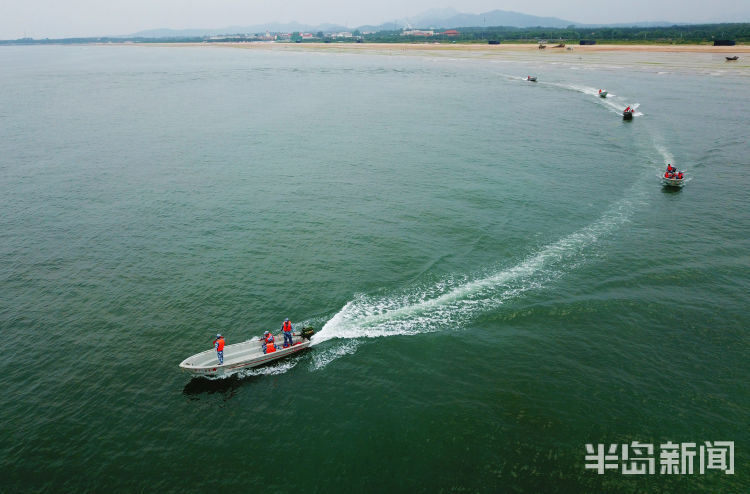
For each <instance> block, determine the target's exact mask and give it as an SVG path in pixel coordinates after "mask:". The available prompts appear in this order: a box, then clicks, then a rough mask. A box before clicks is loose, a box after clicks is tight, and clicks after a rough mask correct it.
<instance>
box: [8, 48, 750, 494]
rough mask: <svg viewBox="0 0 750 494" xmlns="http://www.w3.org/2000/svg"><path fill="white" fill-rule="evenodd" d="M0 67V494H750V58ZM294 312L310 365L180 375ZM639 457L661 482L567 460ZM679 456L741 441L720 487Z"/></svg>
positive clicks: (310, 53) (80, 61) (81, 55)
mask: <svg viewBox="0 0 750 494" xmlns="http://www.w3.org/2000/svg"><path fill="white" fill-rule="evenodd" d="M547 51H548V52H549V51H550V50H547ZM0 67H2V69H1V70H0V88H1V89H2V90H1V91H0V336H1V338H0V342H1V343H0V345H2V349H3V359H2V360H0V385H1V387H0V390H1V391H0V396H1V398H0V491H2V492H8V493H16V492H50V493H59V492H71V493H72V492H75V493H88V492H91V493H100V492H108V493H120V492H122V493H132V492H179V493H190V492H280V493H285V492H289V493H301V492H305V493H307V492H310V493H331V492H341V493H348V492H405V493H406V492H408V493H411V492H427V493H437V492H446V493H448V492H524V493H525V492H528V493H554V492H563V493H604V492H608V493H643V492H670V493H671V492H675V493H691V492H696V493H697V492H715V493H719V492H721V493H741V492H748V489H749V488H750V456H749V453H748V450H749V449H750V432H749V430H750V428H749V427H748V426H749V425H750V411H749V410H750V386H748V381H749V380H750V363H749V360H748V355H749V351H748V350H750V336H749V333H748V327H749V326H750V315H749V314H748V309H749V308H750V296H749V295H748V294H750V193H749V192H748V191H749V190H750V145H749V144H748V137H749V134H748V129H749V128H750V125H749V123H750V122H749V118H748V115H750V91H749V90H750V68H749V67H748V65H747V64H746V63H743V61H742V60H740V61H739V62H738V63H737V64H727V63H725V62H724V57H723V55H721V54H714V55H712V54H689V53H673V54H664V53H662V54H645V53H595V54H583V53H581V54H578V53H577V52H576V51H573V52H562V51H560V52H556V53H555V52H553V53H548V54H544V53H507V54H491V53H488V52H482V51H479V52H466V53H463V52H460V51H455V52H452V51H423V52H418V53H417V52H410V51H405V50H403V49H400V48H396V47H394V48H391V47H384V48H383V49H380V50H375V51H363V52H361V53H359V52H357V53H352V52H350V51H347V50H336V49H328V50H323V49H312V50H302V49H288V50H281V49H279V50H267V49H232V48H217V47H139V46H75V47H70V46H68V47H58V46H49V47H3V48H0ZM529 74H531V75H537V76H538V77H539V82H538V83H536V84H534V83H529V82H526V81H524V79H525V77H526V76H527V75H529ZM599 88H606V89H607V90H609V92H610V97H609V98H607V99H601V98H598V97H597V96H596V92H597V90H598V89H599ZM628 105H630V106H636V107H637V113H636V117H635V118H634V119H633V121H632V122H623V120H622V117H621V112H622V109H623V108H624V107H626V106H628ZM666 163H672V164H674V165H675V166H676V167H677V168H679V169H682V170H685V172H686V174H687V176H688V178H689V182H688V184H687V185H686V186H685V187H684V188H683V189H682V190H677V191H671V190H665V189H663V188H662V187H661V186H660V183H659V176H660V174H661V173H662V172H663V169H664V168H665V165H666ZM286 317H289V318H290V319H291V320H292V322H293V323H294V324H295V325H296V326H297V327H300V326H303V325H311V326H313V327H315V328H316V330H317V331H318V334H317V335H316V336H315V337H314V338H313V343H314V345H313V346H312V347H311V348H310V349H309V350H308V351H306V352H303V353H302V354H300V355H298V356H295V357H293V358H291V359H288V360H285V361H281V362H279V363H277V364H275V365H271V366H268V367H264V368H260V369H255V370H251V371H246V372H244V373H242V374H239V375H235V376H232V377H230V378H227V379H218V380H213V381H209V380H191V379H190V377H189V376H188V375H187V374H184V373H182V372H180V369H179V368H178V364H179V362H180V361H182V360H183V359H185V358H186V357H188V356H190V355H192V354H195V353H198V352H200V351H203V350H206V349H209V348H210V347H211V342H212V340H213V337H214V336H215V334H216V333H217V332H221V333H223V334H224V335H226V338H227V342H228V343H230V344H231V343H234V342H240V341H244V340H246V339H248V338H251V337H255V336H258V335H260V334H261V333H262V332H263V331H264V330H266V329H276V328H279V327H280V325H281V322H282V321H283V320H284V318H286ZM633 441H639V442H641V443H648V444H653V445H655V449H656V452H655V454H654V456H655V457H656V460H655V462H656V470H657V471H656V473H655V474H653V475H624V474H622V473H621V472H620V471H619V470H607V471H606V473H605V474H603V475H599V474H598V473H597V472H596V471H595V470H592V469H587V468H586V467H585V465H586V464H587V463H588V462H587V460H586V459H585V456H586V455H587V451H586V448H585V445H586V444H593V445H594V446H596V445H597V444H604V445H605V446H608V445H610V444H622V443H626V444H631V443H632V442H633ZM669 441H671V442H672V443H676V444H678V445H679V444H685V443H696V444H697V445H704V444H705V442H706V441H709V442H714V441H733V442H734V448H735V454H734V470H735V472H734V473H733V474H726V473H724V471H721V470H720V469H713V470H708V471H706V472H705V473H704V474H699V473H698V472H697V469H698V466H697V457H696V466H695V469H696V472H695V473H694V474H692V475H690V474H685V475H667V474H660V473H659V456H658V455H659V445H660V444H664V443H667V442H669ZM618 451H619V449H618ZM696 451H697V447H696ZM618 465H619V463H618ZM618 468H619V467H618Z"/></svg>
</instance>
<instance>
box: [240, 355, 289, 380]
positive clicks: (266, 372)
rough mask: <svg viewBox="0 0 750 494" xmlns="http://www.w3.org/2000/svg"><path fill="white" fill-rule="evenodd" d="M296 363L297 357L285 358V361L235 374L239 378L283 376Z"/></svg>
mask: <svg viewBox="0 0 750 494" xmlns="http://www.w3.org/2000/svg"><path fill="white" fill-rule="evenodd" d="M297 362H299V357H297V358H295V357H291V358H286V359H285V360H281V361H279V362H278V363H276V364H271V365H266V366H264V367H257V368H255V369H245V370H241V371H239V372H238V373H237V375H238V376H240V377H249V376H275V375H277V374H283V373H285V372H287V371H289V370H291V369H293V368H294V367H295V366H296V365H297Z"/></svg>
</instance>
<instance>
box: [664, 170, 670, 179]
mask: <svg viewBox="0 0 750 494" xmlns="http://www.w3.org/2000/svg"><path fill="white" fill-rule="evenodd" d="M664 178H669V170H667V171H665V172H664Z"/></svg>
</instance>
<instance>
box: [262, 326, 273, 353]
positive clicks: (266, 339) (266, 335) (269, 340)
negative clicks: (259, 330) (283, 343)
mask: <svg viewBox="0 0 750 494" xmlns="http://www.w3.org/2000/svg"><path fill="white" fill-rule="evenodd" d="M261 340H262V341H263V353H267V352H268V351H271V352H275V351H276V345H274V341H275V339H274V337H273V335H272V334H271V332H270V331H265V332H263V338H261ZM269 345H270V346H271V348H273V350H268V347H269Z"/></svg>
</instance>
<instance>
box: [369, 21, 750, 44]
mask: <svg viewBox="0 0 750 494" xmlns="http://www.w3.org/2000/svg"><path fill="white" fill-rule="evenodd" d="M457 30H458V35H445V34H440V32H438V31H436V32H435V35H434V36H429V37H425V36H403V35H402V34H401V31H380V32H378V33H374V34H367V35H365V36H364V40H365V41H367V42H370V43H398V42H404V41H409V42H413V41H416V42H418V41H428V40H429V41H443V42H444V41H457V42H462V43H476V42H484V43H486V42H487V41H489V40H495V41H501V42H503V41H504V42H512V43H523V42H537V41H539V40H548V41H550V42H552V41H558V40H565V41H568V42H579V41H580V40H582V39H592V40H596V41H597V43H600V44H601V43H675V44H679V43H686V44H687V43H689V44H695V43H712V42H713V41H714V40H717V39H732V40H735V41H737V42H738V43H743V42H744V43H747V42H750V23H737V24H702V25H687V26H676V25H675V26H668V27H601V28H584V27H579V26H568V27H566V28H548V27H530V28H518V27H503V26H496V27H486V28H483V27H463V28H457Z"/></svg>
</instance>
